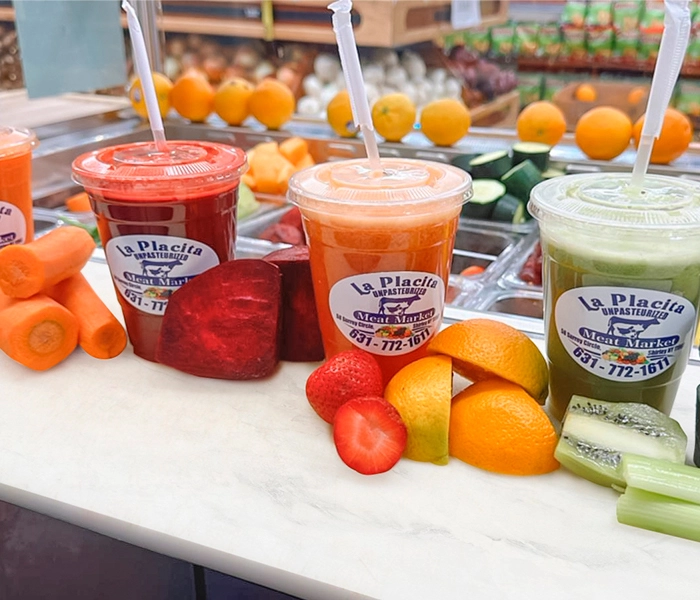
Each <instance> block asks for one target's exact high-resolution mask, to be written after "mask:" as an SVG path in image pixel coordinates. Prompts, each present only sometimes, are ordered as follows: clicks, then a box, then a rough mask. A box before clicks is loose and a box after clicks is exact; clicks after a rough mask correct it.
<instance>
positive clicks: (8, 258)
mask: <svg viewBox="0 0 700 600" xmlns="http://www.w3.org/2000/svg"><path fill="white" fill-rule="evenodd" d="M94 249H95V241H94V240H93V239H92V236H91V235H90V234H89V233H88V232H87V231H85V230H84V229H82V228H80V227H73V226H66V227H58V228H57V229H54V230H52V231H50V232H49V233H47V234H46V235H44V236H42V237H40V238H38V239H36V240H34V241H33V242H29V243H28V244H14V245H11V246H5V247H4V248H3V249H2V250H0V290H2V291H3V292H4V293H5V294H7V295H8V296H10V297H11V298H29V297H30V296H33V295H34V294H37V293H38V292H40V291H42V290H44V289H46V288H48V287H50V286H52V285H55V284H57V283H58V282H59V281H62V280H64V279H67V278H68V277H70V276H71V275H75V274H76V273H79V272H80V270H81V269H82V268H83V267H84V266H85V263H87V261H88V260H89V259H90V256H92V252H93V250H94Z"/></svg>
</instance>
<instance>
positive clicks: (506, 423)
mask: <svg viewBox="0 0 700 600" xmlns="http://www.w3.org/2000/svg"><path fill="white" fill-rule="evenodd" d="M556 445H557V434H556V432H555V431H554V427H553V426H552V423H551V422H550V420H549V418H548V417H547V415H546V414H545V412H544V410H542V407H541V406H539V405H538V404H537V402H535V400H534V399H532V398H531V397H530V396H528V395H527V394H526V393H525V391H524V390H523V389H522V388H521V387H519V386H517V385H515V384H513V383H509V382H508V381H503V380H502V379H489V380H488V381H482V382H480V383H475V384H473V385H470V386H469V387H468V388H466V389H465V390H464V391H462V392H460V393H459V394H457V395H456V396H455V397H454V399H453V400H452V411H451V415H450V456H454V457H455V458H458V459H459V460H463V461H464V462H465V463H468V464H470V465H473V466H475V467H479V468H480V469H485V470H486V471H493V472H495V473H503V474H505V475H541V474H543V473H549V472H550V471H554V470H555V469H557V468H558V467H559V463H558V462H557V460H556V459H555V458H554V449H555V448H556Z"/></svg>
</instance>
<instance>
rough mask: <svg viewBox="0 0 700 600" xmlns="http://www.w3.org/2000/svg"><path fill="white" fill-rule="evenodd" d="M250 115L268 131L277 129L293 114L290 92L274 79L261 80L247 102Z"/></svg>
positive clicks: (294, 103)
mask: <svg viewBox="0 0 700 600" xmlns="http://www.w3.org/2000/svg"><path fill="white" fill-rule="evenodd" d="M248 106H249V107H250V114H252V115H253V116H254V117H255V118H256V119H257V120H258V121H260V122H261V123H262V124H263V125H265V127H267V128H268V129H279V128H280V127H282V125H284V124H285V123H286V122H287V121H289V119H291V118H292V115H293V114H294V109H295V107H296V100H295V99H294V94H292V90H290V89H289V87H288V86H287V85H285V84H284V83H282V82H281V81H277V80H276V79H263V80H262V81H261V82H260V83H259V84H258V85H257V86H256V87H255V90H254V91H253V95H252V96H251V97H250V100H249V101H248Z"/></svg>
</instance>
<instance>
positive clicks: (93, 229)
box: [58, 216, 102, 247]
mask: <svg viewBox="0 0 700 600" xmlns="http://www.w3.org/2000/svg"><path fill="white" fill-rule="evenodd" d="M58 220H59V221H60V222H61V224H62V225H73V226H75V227H80V228H81V229H84V230H85V231H87V232H88V233H89V234H90V235H91V236H92V239H93V240H95V243H96V244H97V245H98V246H99V247H101V246H102V243H101V241H100V232H99V231H98V230H97V225H92V224H90V225H88V224H86V223H81V222H80V221H78V220H77V219H72V218H70V217H65V216H60V217H59V218H58Z"/></svg>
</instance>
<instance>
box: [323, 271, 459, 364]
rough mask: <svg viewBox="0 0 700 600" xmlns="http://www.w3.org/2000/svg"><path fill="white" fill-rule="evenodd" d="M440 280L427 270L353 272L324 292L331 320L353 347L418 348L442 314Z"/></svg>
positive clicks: (391, 351)
mask: <svg viewBox="0 0 700 600" xmlns="http://www.w3.org/2000/svg"><path fill="white" fill-rule="evenodd" d="M444 298H445V284H444V282H443V280H442V279H441V278H440V277H438V276H437V275H435V274H433V273H425V272H422V271H399V272H381V273H368V274H365V275H354V276H352V277H347V278H345V279H341V280H340V281H338V282H336V283H335V285H334V286H333V287H332V288H331V291H330V294H329V304H330V309H331V313H332V315H333V319H334V320H335V323H336V325H337V326H338V328H339V329H340V331H341V332H342V333H343V335H344V336H345V337H346V338H347V339H348V340H350V341H351V342H352V343H353V344H354V345H356V346H359V347H360V348H363V349H365V350H367V351H369V352H372V353H374V354H381V355H401V354H406V353H408V352H411V351H412V350H415V349H416V348H418V347H420V346H422V345H423V344H424V343H425V342H426V341H427V340H428V339H429V338H430V337H431V336H432V335H433V333H434V332H435V331H436V330H437V327H438V326H439V325H440V320H441V318H442V309H443V306H444Z"/></svg>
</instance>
